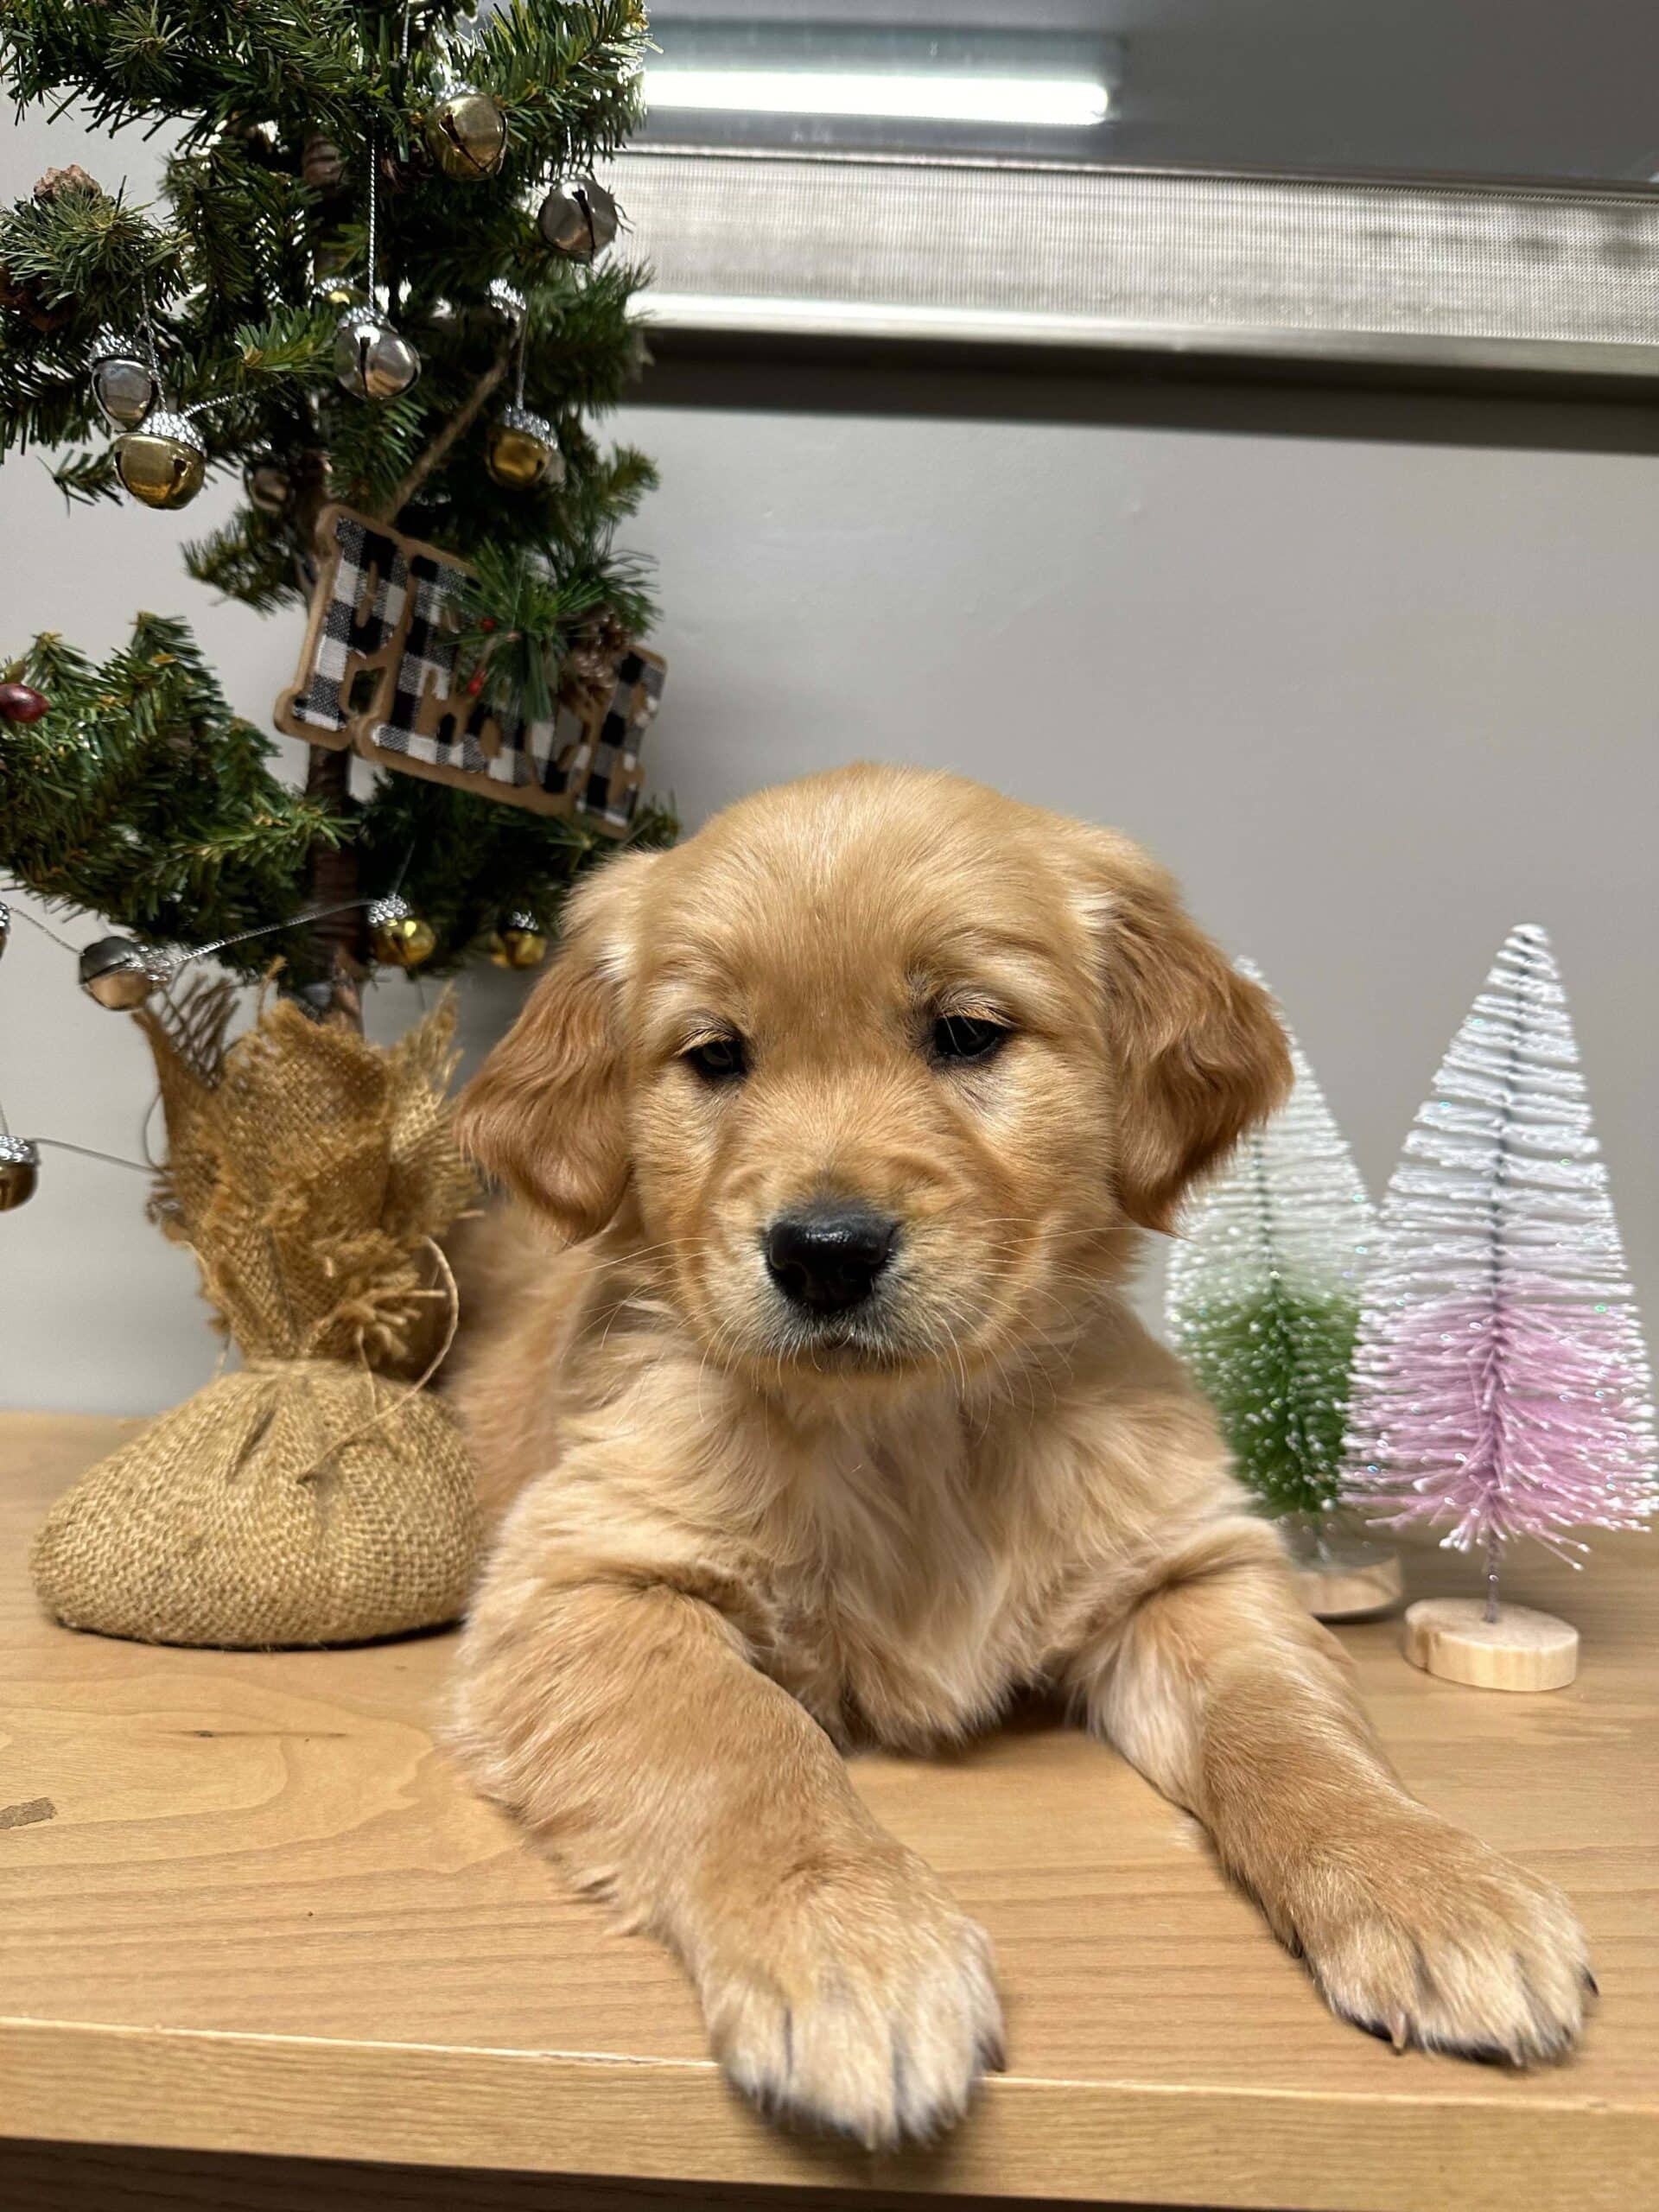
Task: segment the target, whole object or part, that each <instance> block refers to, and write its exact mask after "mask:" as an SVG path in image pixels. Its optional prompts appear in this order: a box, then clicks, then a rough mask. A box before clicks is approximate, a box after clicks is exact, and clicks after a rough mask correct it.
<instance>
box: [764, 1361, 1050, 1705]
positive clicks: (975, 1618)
mask: <svg viewBox="0 0 1659 2212" xmlns="http://www.w3.org/2000/svg"><path fill="white" fill-rule="evenodd" d="M791 1457H792V1459H793V1462H794V1464H793V1465H791V1469H790V1475H791V1480H790V1482H789V1484H787V1486H786V1488H785V1489H784V1490H782V1491H780V1492H779V1499H778V1504H777V1506H776V1508H775V1509H774V1513H775V1516H776V1518H777V1520H778V1521H779V1523H780V1524H781V1525H780V1526H779V1528H778V1529H777V1531H776V1534H777V1535H779V1537H780V1538H781V1540H782V1541H779V1543H778V1544H777V1546H776V1548H772V1547H770V1546H769V1547H768V1549H769V1550H771V1551H772V1557H771V1560H770V1562H769V1569H768V1571H767V1573H766V1576H765V1584H766V1594H767V1596H768V1598H769V1599H770V1601H771V1602H770V1605H769V1606H768V1607H767V1609H766V1610H767V1612H768V1615H769V1620H768V1631H767V1634H766V1640H765V1643H764V1647H763V1648H762V1649H760V1651H758V1653H757V1656H758V1658H759V1660H760V1664H761V1665H762V1666H763V1667H764V1668H765V1669H766V1671H767V1672H768V1673H770V1674H772V1675H773V1676H774V1677H775V1678H776V1679H777V1680H778V1681H779V1682H781V1683H782V1684H783V1685H784V1687H785V1688H787V1689H789V1690H790V1691H791V1692H792V1693H793V1694H794V1695H795V1696H797V1697H798V1698H799V1699H800V1700H801V1702H802V1703H803V1704H804V1706H805V1707H807V1709H808V1710H809V1711H810V1713H813V1715H814V1716H815V1717H816V1718H817V1719H818V1720H819V1721H820V1722H821V1723H822V1724H823V1726H824V1727H825V1728H827V1729H828V1730H829V1732H830V1733H831V1734H832V1735H834V1736H836V1737H837V1738H840V1739H842V1740H843V1741H857V1740H859V1739H861V1738H874V1739H876V1740H878V1741H880V1742H883V1743H889V1744H898V1745H924V1744H928V1743H935V1742H938V1741H940V1740H942V1739H947V1738H951V1737H955V1736H959V1735H962V1734H963V1733H965V1732H967V1731H969V1729H971V1728H973V1727H974V1726H977V1725H979V1724H981V1723H982V1722H983V1721H985V1720H987V1719H990V1718H991V1717H992V1716H993V1715H994V1714H995V1712H996V1711H997V1709H998V1707H1000V1706H1001V1704H1002V1703H1003V1702H1004V1700H1006V1699H1007V1696H1008V1694H1010V1692H1011V1691H1013V1690H1014V1688H1017V1687H1019V1686H1020V1685H1021V1684H1023V1683H1026V1682H1029V1681H1033V1679H1035V1678H1037V1677H1038V1676H1039V1675H1041V1674H1042V1673H1043V1671H1044V1669H1045V1664H1046V1661H1047V1660H1048V1659H1049V1657H1050V1656H1051V1654H1052V1649H1053V1648H1054V1647H1055V1644H1056V1643H1057V1631H1058V1637H1059V1640H1063V1634H1064V1630H1063V1622H1064V1619H1065V1617H1066V1616H1068V1615H1069V1613H1070V1611H1071V1610H1072V1604H1071V1599H1070V1593H1069V1586H1071V1584H1072V1583H1073V1582H1074V1581H1076V1580H1079V1579H1080V1578H1079V1576H1078V1573H1077V1566H1076V1563H1075V1561H1074V1560H1072V1559H1071V1558H1070V1557H1069V1555H1068V1554H1067V1553H1066V1551H1065V1549H1063V1548H1060V1547H1058V1546H1057V1545H1055V1544H1054V1543H1053V1542H1052V1541H1033V1537H1034V1536H1035V1535H1037V1534H1038V1531H1037V1529H1036V1528H1035V1527H1034V1526H1027V1528H1025V1529H1023V1530H1019V1529H1014V1528H1012V1527H1011V1526H1010V1517H1011V1513H1012V1514H1017V1515H1018V1516H1020V1517H1021V1518H1023V1519H1025V1520H1026V1521H1027V1522H1034V1519H1035V1517H1036V1516H1034V1515H1033V1498H1032V1495H1031V1484H1030V1482H1029V1476H1030V1472H1031V1471H1030V1469H1029V1468H1027V1469H1026V1470H1024V1471H1023V1473H1024V1476H1025V1479H1023V1480H1020V1481H1019V1482H1018V1483H1017V1484H1010V1483H1009V1481H1008V1476H1009V1473H1010V1470H1009V1469H1008V1467H1007V1465H1005V1464H1004V1462H1005V1459H1006V1443H1005V1441H1004V1440H1001V1439H998V1438H995V1437H993V1436H988V1435H986V1434H984V1433H979V1432H976V1430H975V1429H974V1428H973V1427H972V1426H971V1425H970V1424H969V1422H968V1421H965V1420H964V1419H963V1416H962V1414H960V1413H959V1412H958V1411H957V1408H954V1407H953V1406H951V1405H950V1404H949V1403H948V1402H944V1401H941V1402H938V1403H933V1404H929V1405H925V1406H923V1407H921V1408H918V1409H916V1410H915V1411H914V1412H913V1413H912V1414H909V1415H908V1416H906V1417H902V1418H899V1419H897V1420H889V1421H886V1422H884V1423H882V1424H881V1425H880V1426H878V1427H873V1428H871V1429H870V1430H868V1431H865V1432H860V1431H859V1430H857V1429H855V1428H849V1429H847V1430H845V1431H842V1432H835V1431H831V1432H829V1433H824V1434H822V1435H820V1436H818V1437H817V1438H816V1439H815V1440H813V1442H812V1443H811V1445H810V1446H807V1447H805V1448H804V1449H800V1450H798V1452H796V1453H794V1454H792V1455H791Z"/></svg>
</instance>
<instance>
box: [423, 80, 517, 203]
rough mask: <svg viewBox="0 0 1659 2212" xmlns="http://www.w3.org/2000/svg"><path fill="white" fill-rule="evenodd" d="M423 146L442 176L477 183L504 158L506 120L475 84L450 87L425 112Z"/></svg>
mask: <svg viewBox="0 0 1659 2212" xmlns="http://www.w3.org/2000/svg"><path fill="white" fill-rule="evenodd" d="M425 131H426V143H427V146H428V149H429V151H430V153H431V156H432V158H433V160H434V161H435V162H436V163H437V165H438V167H439V168H441V169H442V171H443V173H444V175H446V176H453V177H458V178H459V179H460V180H461V181H462V182H463V183H474V184H475V183H477V182H479V181H480V180H481V179H483V178H484V177H486V176H493V175H495V173H496V171H497V170H498V169H499V168H500V166H501V164H502V162H504V161H505V159H506V154H507V118H506V117H505V115H503V113H502V112H501V110H500V109H499V107H498V106H497V105H496V103H495V102H494V101H493V99H491V98H490V96H489V94H488V93H487V92H480V91H479V89H478V87H477V86H475V85H451V86H449V87H448V89H447V90H446V91H445V92H442V93H441V94H440V95H439V97H438V98H437V99H435V100H434V101H433V103H432V105H431V106H430V107H429V109H428V110H427V112H426V122H425Z"/></svg>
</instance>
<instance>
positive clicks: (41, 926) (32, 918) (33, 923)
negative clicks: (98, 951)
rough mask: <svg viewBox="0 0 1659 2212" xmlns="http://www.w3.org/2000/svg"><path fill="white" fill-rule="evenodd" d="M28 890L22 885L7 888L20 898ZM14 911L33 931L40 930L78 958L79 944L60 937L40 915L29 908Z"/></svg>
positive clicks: (20, 907)
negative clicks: (32, 912)
mask: <svg viewBox="0 0 1659 2212" xmlns="http://www.w3.org/2000/svg"><path fill="white" fill-rule="evenodd" d="M26 888H27V887H26V886H25V885H23V884H21V883H9V884H7V886H6V889H7V890H8V891H15V892H16V893H19V895H20V896H21V895H22V893H23V892H24V891H25V889H26ZM12 911H13V912H14V913H15V914H16V917H17V918H18V920H19V921H22V922H27V923H28V924H29V927H30V928H31V929H35V930H39V931H40V932H41V936H42V937H49V938H51V940H52V942H53V944H60V945H61V946H62V947H63V949H64V950H65V951H66V952H73V953H75V954H76V955H77V956H78V955H79V951H80V947H79V945H78V944H70V942H69V940H68V938H67V937H60V936H59V935H58V933H57V931H56V930H54V929H51V928H49V927H48V925H47V924H46V923H45V922H43V921H42V920H41V918H40V916H39V915H38V914H31V913H30V912H29V909H28V907H27V906H16V907H14V908H13V909H12Z"/></svg>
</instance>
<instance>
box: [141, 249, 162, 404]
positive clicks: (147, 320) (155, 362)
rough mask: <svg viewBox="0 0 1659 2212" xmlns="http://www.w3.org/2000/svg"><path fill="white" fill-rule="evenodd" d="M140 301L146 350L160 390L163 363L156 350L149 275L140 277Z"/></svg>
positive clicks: (150, 371) (157, 388)
mask: <svg viewBox="0 0 1659 2212" xmlns="http://www.w3.org/2000/svg"><path fill="white" fill-rule="evenodd" d="M138 303H139V305H140V307H141V308H143V316H144V350H145V352H146V353H148V354H149V373H150V375H151V376H152V377H153V378H155V380H156V391H158V392H159V391H161V388H162V364H161V359H160V357H159V355H158V354H157V353H156V324H155V320H154V318H153V317H152V315H150V312H149V278H148V277H139V279H138Z"/></svg>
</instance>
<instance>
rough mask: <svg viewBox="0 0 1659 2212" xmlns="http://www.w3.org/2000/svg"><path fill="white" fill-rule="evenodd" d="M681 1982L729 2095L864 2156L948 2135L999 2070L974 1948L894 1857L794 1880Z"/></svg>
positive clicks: (993, 2021)
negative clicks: (990, 2072) (981, 2082)
mask: <svg viewBox="0 0 1659 2212" xmlns="http://www.w3.org/2000/svg"><path fill="white" fill-rule="evenodd" d="M723 1917H724V1916H723ZM696 1975H697V1982H698V1987H699V1992H700V1994H701V1996H702V2006H703V2014H704V2017H705V2018H706V2019H707V2021H708V2023H709V2036H710V2038H711V2040H712V2042H713V2044H714V2047H715V2055H716V2056H717V2057H718V2058H719V2059H720V2062H721V2065H722V2066H723V2067H724V2068H725V2069H726V2072H727V2074H728V2075H729V2077H730V2078H731V2080H732V2081H733V2082H735V2084H736V2085H737V2087H738V2088H740V2089H741V2090H743V2091H744V2092H745V2094H747V2095H748V2096H750V2097H753V2099H754V2101H755V2102H756V2103H757V2104H758V2105H759V2106H760V2107H761V2109H762V2110H763V2111H764V2112H767V2113H777V2114H779V2115H783V2116H788V2117H791V2118H794V2119H798V2120H805V2121H808V2122H810V2123H812V2124H816V2125H817V2126H823V2127H829V2128H833V2129H835V2130H836V2131H837V2132H838V2133H843V2134H847V2135H851V2136H853V2137H855V2139H857V2140H858V2141H859V2142H861V2143H862V2144H863V2145H865V2146H866V2147H867V2148H868V2149H871V2150H874V2149H878V2148H880V2147H882V2146H885V2145H893V2144H896V2143H899V2142H904V2141H906V2140H919V2139H925V2138H927V2137H929V2136H931V2135H935V2134H937V2133H938V2132H939V2131H940V2130H941V2129H943V2128H944V2127H948V2126H950V2124H951V2123H952V2122H953V2121H955V2120H959V2119H960V2118H961V2117H962V2115H963V2113H964V2112H965V2111H966V2109H967V2107H968V2101H969V2096H970V2094H972V2091H973V2087H974V2083H975V2082H976V2080H977V2079H978V2077H979V2075H980V2074H981V2073H982V2071H984V2070H985V2069H986V2068H988V2067H989V2068H992V2069H995V2068H998V2067H1000V2066H1001V2063H1002V2016H1001V2008H1000V2007H999V2005H998V2003H997V1997H996V1987H995V1982H994V1980H993V1979H992V1970H991V1950H990V1944H989V1942H988V1939H987V1937H986V1936H985V1933H984V1930H983V1929H981V1928H979V1927H977V1926H976V1924H975V1923H974V1922H972V1921H971V1920H969V1919H968V1918H967V1917H966V1916H964V1915H963V1913H962V1912H960V1911H959V1910H957V1906H956V1905H955V1904H953V1903H952V1901H951V1899H950V1896H949V1894H948V1892H947V1891H945V1890H944V1886H943V1885H941V1884H940V1883H939V1882H938V1880H937V1879H936V1878H935V1877H934V1876H933V1875H932V1874H931V1872H929V1870H928V1869H927V1868H926V1867H925V1866H924V1865H923V1864H922V1862H921V1861H920V1860H919V1859H916V1858H914V1857H912V1855H911V1853H908V1852H899V1851H895V1852H894V1853H893V1855H892V1857H891V1859H889V1858H887V1857H886V1856H875V1855H873V1856H872V1857H871V1858H870V1859H868V1860H861V1861H860V1862H858V1863H856V1864H855V1865H853V1866H842V1867H841V1868H840V1869H838V1870H836V1871H835V1872H817V1873H810V1874H804V1875H802V1876H801V1877H799V1878H798V1879H797V1880H795V1881H794V1882H791V1884H789V1885H785V1886H784V1887H782V1888H780V1890H779V1891H778V1892H777V1893H776V1894H775V1895H774V1896H772V1897H769V1898H767V1899H766V1900H765V1901H763V1902H761V1903H760V1904H754V1905H753V1906H751V1907H750V1908H749V1909H747V1910H744V1911H743V1912H741V1914H740V1915H738V1916H735V1917H734V1919H732V1920H730V1921H728V1925H727V1926H726V1927H725V1928H724V1929H722V1931H721V1936H720V1938H719V1940H718V1942H717V1944H716V1945H715V1948H714V1949H713V1951H712V1953H711V1954H710V1955H706V1956H705V1957H703V1958H702V1959H701V1960H699V1961H697V1962H696Z"/></svg>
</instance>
